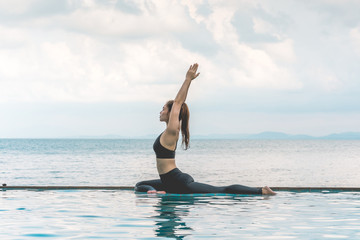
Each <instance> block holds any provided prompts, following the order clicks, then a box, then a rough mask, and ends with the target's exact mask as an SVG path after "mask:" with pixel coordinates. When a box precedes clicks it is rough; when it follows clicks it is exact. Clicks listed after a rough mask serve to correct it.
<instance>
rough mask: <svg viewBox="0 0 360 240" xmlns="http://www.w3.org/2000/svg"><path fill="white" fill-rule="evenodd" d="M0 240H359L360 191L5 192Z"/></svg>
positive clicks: (0, 194) (0, 209) (0, 197)
mask: <svg viewBox="0 0 360 240" xmlns="http://www.w3.org/2000/svg"><path fill="white" fill-rule="evenodd" d="M0 226H1V231H0V239H40V238H41V239H44V238H51V239H92V238H97V239H161V238H162V239H166V238H170V239H171V238H172V239H360V192H338V193H321V192H318V193H306V192H301V193H296V192H279V194H278V195H276V196H270V197H268V196H245V195H219V196H202V195H194V196H174V195H148V194H135V193H134V192H133V191H128V190H120V191H101V190H96V191H93V190H77V191H75V190H70V191H29V190H7V191H1V192H0Z"/></svg>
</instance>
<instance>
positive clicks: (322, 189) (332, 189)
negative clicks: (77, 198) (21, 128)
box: [0, 186, 360, 192]
mask: <svg viewBox="0 0 360 240" xmlns="http://www.w3.org/2000/svg"><path fill="white" fill-rule="evenodd" d="M0 189H1V190H134V187H132V186H0ZM271 189H273V190H274V191H287V192H360V187H271Z"/></svg>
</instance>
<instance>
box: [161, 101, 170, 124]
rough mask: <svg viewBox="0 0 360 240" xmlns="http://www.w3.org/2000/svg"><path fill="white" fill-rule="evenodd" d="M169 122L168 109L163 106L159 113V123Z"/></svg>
mask: <svg viewBox="0 0 360 240" xmlns="http://www.w3.org/2000/svg"><path fill="white" fill-rule="evenodd" d="M168 121H169V108H168V107H167V106H166V105H165V106H164V107H163V109H162V111H161V112H160V122H168Z"/></svg>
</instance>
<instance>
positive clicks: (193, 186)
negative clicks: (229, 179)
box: [135, 168, 262, 194]
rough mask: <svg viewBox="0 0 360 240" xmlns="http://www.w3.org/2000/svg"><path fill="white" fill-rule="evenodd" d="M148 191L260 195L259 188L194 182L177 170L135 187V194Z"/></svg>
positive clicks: (260, 190)
mask: <svg viewBox="0 0 360 240" xmlns="http://www.w3.org/2000/svg"><path fill="white" fill-rule="evenodd" d="M149 190H156V191H166V192H168V193H232V194H262V189H261V188H252V187H246V186H242V185H238V184H235V185H230V186H226V187H215V186H212V185H209V184H204V183H198V182H194V179H193V178H192V177H191V176H190V175H189V174H186V173H183V172H181V171H180V170H179V169H178V168H175V169H173V170H171V171H170V172H168V173H165V174H161V175H160V179H156V180H149V181H141V182H138V183H137V184H136V186H135V191H137V192H147V191H149Z"/></svg>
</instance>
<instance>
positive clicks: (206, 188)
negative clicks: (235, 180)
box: [188, 182, 262, 194]
mask: <svg viewBox="0 0 360 240" xmlns="http://www.w3.org/2000/svg"><path fill="white" fill-rule="evenodd" d="M188 188H189V190H190V191H191V193H232V194H262V189H261V188H252V187H246V186H242V185H238V184H236V185H231V186H227V187H216V186H212V185H209V184H205V183H198V182H192V183H189V184H188Z"/></svg>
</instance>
